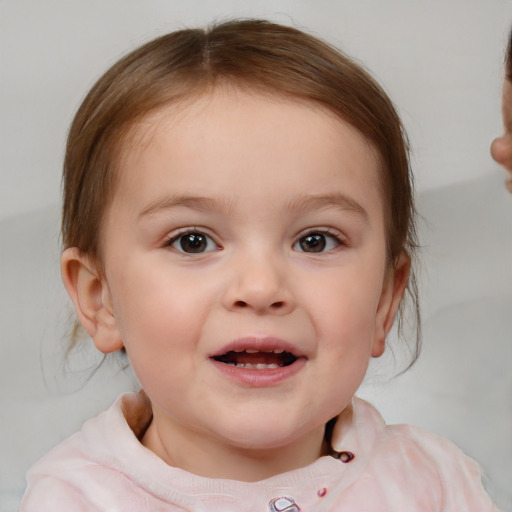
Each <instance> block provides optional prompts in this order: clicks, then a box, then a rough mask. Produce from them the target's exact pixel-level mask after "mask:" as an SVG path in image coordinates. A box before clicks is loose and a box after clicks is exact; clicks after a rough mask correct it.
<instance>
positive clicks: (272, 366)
mask: <svg viewBox="0 0 512 512" xmlns="http://www.w3.org/2000/svg"><path fill="white" fill-rule="evenodd" d="M267 368H269V369H274V368H279V365H278V364H275V363H270V364H269V365H267Z"/></svg>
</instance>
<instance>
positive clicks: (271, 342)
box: [209, 336, 304, 358]
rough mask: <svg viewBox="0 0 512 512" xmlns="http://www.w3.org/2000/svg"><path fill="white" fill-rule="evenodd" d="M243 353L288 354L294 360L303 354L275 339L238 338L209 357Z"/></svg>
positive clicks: (285, 342) (269, 337) (283, 341)
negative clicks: (293, 357)
mask: <svg viewBox="0 0 512 512" xmlns="http://www.w3.org/2000/svg"><path fill="white" fill-rule="evenodd" d="M244 351H255V352H276V353H280V352H289V353H290V354H293V355H294V356H295V357H296V358H299V357H303V356H304V354H303V353H302V352H301V351H300V350H299V349H298V348H297V347H296V346H295V345H293V344H292V343H289V342H288V341H285V340H282V339H280V338H275V337H271V336H268V337H258V336H249V337H244V338H238V339H236V340H233V341H231V342H230V343H228V344H227V345H224V346H223V347H221V348H220V349H219V350H216V351H215V352H214V353H212V354H211V355H210V356H209V357H218V356H221V355H223V354H226V353H227V352H244Z"/></svg>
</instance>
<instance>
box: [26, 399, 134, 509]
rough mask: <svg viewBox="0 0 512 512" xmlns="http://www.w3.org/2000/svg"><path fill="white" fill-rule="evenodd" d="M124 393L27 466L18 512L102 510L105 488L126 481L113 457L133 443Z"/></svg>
mask: <svg viewBox="0 0 512 512" xmlns="http://www.w3.org/2000/svg"><path fill="white" fill-rule="evenodd" d="M127 398H128V399H129V398H130V395H123V396H122V397H120V398H119V399H118V400H116V402H115V403H114V404H113V405H112V406H111V407H110V408H109V409H107V410H106V411H104V412H102V413H101V414H99V415H98V416H96V417H95V418H93V419H91V420H89V421H87V422H86V423H85V424H84V426H83V427H82V430H81V431H80V432H77V433H75V434H73V435H72V436H70V437H69V438H67V439H65V440H64V441H63V442H61V443H60V444H58V445H57V446H55V447H54V448H53V449H52V450H50V451H49V452H48V453H47V454H46V455H44V456H43V457H42V458H41V459H40V460H38V461H37V462H36V463H35V464H34V465H33V466H32V467H31V468H30V470H29V471H28V473H27V488H26V491H25V495H24V497H23V500H22V503H21V507H20V512H32V511H36V510H37V511H38V512H45V511H52V512H53V511H55V512H58V511H60V510H63V511H64V510H66V511H69V510H73V511H77V512H82V511H96V510H105V509H106V508H105V506H106V505H107V503H105V502H104V500H107V501H108V499H109V498H108V496H107V495H106V494H105V490H106V489H109V488H110V489H113V488H116V489H123V488H124V487H127V486H130V482H129V479H128V478H126V476H125V474H124V472H123V470H122V460H121V459H120V458H119V457H118V454H119V453H120V452H122V451H124V450H126V451H129V450H128V448H127V446H130V444H135V443H137V444H138V441H137V438H136V436H135V435H134V432H133V431H132V430H131V428H130V426H129V425H128V424H127V422H126V420H125V419H124V411H123V404H124V405H125V404H126V399H127ZM123 447H124V448H123ZM121 494H122V492H121ZM102 501H103V505H102ZM107 508H108V507H107Z"/></svg>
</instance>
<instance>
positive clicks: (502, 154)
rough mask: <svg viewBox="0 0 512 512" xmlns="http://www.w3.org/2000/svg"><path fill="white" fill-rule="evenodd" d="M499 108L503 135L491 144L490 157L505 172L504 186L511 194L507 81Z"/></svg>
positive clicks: (511, 102)
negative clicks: (500, 109)
mask: <svg viewBox="0 0 512 512" xmlns="http://www.w3.org/2000/svg"><path fill="white" fill-rule="evenodd" d="M501 108H502V117H503V126H504V133H503V135H501V137H498V138H496V139H495V140H494V141H493V142H492V144H491V155H492V157H493V159H494V160H495V161H496V162H497V163H498V164H500V165H501V166H502V167H503V169H505V171H507V173H508V175H507V179H506V180H505V185H506V187H507V189H508V191H509V192H510V193H512V84H511V83H510V81H509V80H505V82H504V84H503V95H502V103H501Z"/></svg>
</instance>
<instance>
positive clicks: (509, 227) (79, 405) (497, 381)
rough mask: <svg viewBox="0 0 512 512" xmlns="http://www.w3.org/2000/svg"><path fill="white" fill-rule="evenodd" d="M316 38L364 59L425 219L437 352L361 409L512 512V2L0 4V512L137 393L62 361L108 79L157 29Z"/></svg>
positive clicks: (80, 361) (426, 304) (381, 371)
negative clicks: (510, 117)
mask: <svg viewBox="0 0 512 512" xmlns="http://www.w3.org/2000/svg"><path fill="white" fill-rule="evenodd" d="M236 16H241V17H247V16H251V17H253V16H254V17H266V18H271V19H273V20H276V21H279V22H282V23H287V24H293V25H295V26H298V27H303V28H307V29H309V30H310V31H312V32H313V33H316V34H317V35H319V36H321V37H323V38H325V39H327V40H329V41H330V42H332V43H334V44H335V45H337V46H338V47H340V48H342V49H343V50H345V51H346V52H347V53H349V54H350V55H352V56H354V57H356V58H357V59H359V60H361V61H362V62H363V63H364V64H365V65H366V66H367V67H368V68H369V69H370V70H371V71H372V73H373V74H374V76H376V77H377V79H378V80H379V81H380V82H381V83H382V84H383V85H384V87H385V88H386V90H387V91H388V92H389V94H390V96H391V97H392V99H393V100H394V101H395V103H396V104H397V106H398V108H399V111H400V113H401V115H402V117H403V119H404V122H405V125H406V127H407V129H408V131H409V135H410V138H411V146H412V160H413V166H414V169H415V173H416V176H417V185H418V201H419V206H420V209H421V212H422V215H423V220H422V221H421V225H420V228H421V229H420V231H421V237H422V240H421V241H422V243H423V246H424V247H423V250H422V267H421V280H420V281H421V283H420V284H421V291H422V311H423V318H424V351H423V354H422V357H421V358H420V361H419V362H418V363H417V365H416V366H414V367H413V368H412V369H411V370H410V371H409V372H407V373H406V374H405V375H403V376H400V377H397V378H392V377H393V375H394V374H395V373H396V371H397V368H399V366H400V361H401V359H403V358H404V357H406V355H407V352H406V350H405V349H404V348H403V347H401V346H400V345H399V344H398V343H397V342H396V341H395V340H394V339H393V336H392V337H391V340H390V344H391V347H392V349H393V353H394V356H393V353H392V351H391V350H389V351H388V353H387V355H386V356H384V358H382V359H380V360H377V361H374V362H372V365H371V368H370V371H369V375H368V378H367V380H366V382H365V384H364V385H363V387H362V389H361V390H360V396H362V397H364V398H367V399H369V400H370V401H372V402H373V403H374V404H376V405H377V407H378V408H379V410H380V411H381V412H382V413H383V415H384V417H385V419H386V420H387V421H388V422H390V423H396V422H406V423H414V424H417V425H420V426H422V427H424V428H427V429H429V430H432V431H434V432H437V433H439V434H441V435H444V436H446V437H448V438H450V439H452V440H453V441H454V442H455V443H457V444H458V445H459V446H460V447H461V448H463V449H464V451H466V452H467V453H468V454H470V455H471V456H473V457H475V458H476V459H477V460H478V461H479V462H480V463H481V464H482V466H483V469H484V471H485V472H486V474H487V475H489V482H488V487H489V490H490V492H491V494H493V496H494V497H495V499H496V500H498V502H499V504H500V505H501V507H502V509H503V510H508V511H512V491H511V490H510V489H512V372H511V367H512V196H510V195H509V194H507V193H506V191H505V189H504V187H503V184H502V181H503V174H502V173H501V171H500V170H499V169H498V166H497V165H496V164H494V163H493V162H492V161H491V159H490V157H489V143H490V141H491V140H492V138H493V137H494V136H495V135H497V134H498V133H500V131H501V120H500V107H499V96H500V82H501V73H502V71H501V67H502V59H503V47H504V45H505V41H506V37H507V31H508V29H509V26H510V25H512V3H511V2H510V1H509V0H485V1H483V0H431V1H429V2H423V1H422V2H419V1H418V2H415V1H414V2H412V1H410V0H357V1H355V0H337V1H335V0H331V1H329V0H316V1H314V2H313V1H305V0H295V1H292V0H289V1H263V0H261V1H255V0H252V1H251V2H245V1H237V0H216V1H215V2H213V1H207V0H203V1H201V0H189V1H187V2H184V1H178V0H146V1H134V0H109V1H105V0H88V1H87V2H84V1H78V0H45V1H44V2H41V1H40V0H0V48H1V50H0V52H1V53H0V77H1V78H0V263H1V265H0V350H1V352H0V403H1V407H0V461H1V463H0V511H9V512H10V511H14V510H16V508H17V504H18V501H19V497H20V495H21V493H22V491H23V487H24V473H25V471H26V469H27V468H28V467H29V466H30V465H31V464H32V463H33V462H34V461H35V460H36V459H37V458H38V457H40V456H41V455H42V454H43V453H44V452H46V451H47V450H48V449H49V448H50V447H51V446H53V445H54V444H55V443H57V442H59V441H60V440H62V439H63V438H65V437H66V436H68V435H69V434H71V433H72V432H73V431H75V430H77V429H78V428H79V427H80V425H81V424H82V422H83V421H84V420H85V419H87V418H88V417H91V416H93V415H94V414H96V413H97V412H98V411H100V410H101V409H103V408H105V407H107V406H108V405H109V404H110V403H111V402H112V400H113V399H114V397H115V396H117V395H118V394H119V393H120V392H122V391H124V390H129V389H134V388H135V387H136V383H135V381H134V379H133V378H132V376H131V375H130V373H129V371H126V372H123V371H122V370H121V369H120V367H119V365H117V364H116V363H115V362H113V363H110V364H107V365H104V366H103V367H102V368H101V369H100V370H99V371H98V372H97V373H96V375H95V376H94V377H92V378H91V379H90V380H89V381H87V378H88V376H89V375H90V373H91V368H94V365H95V364H96V363H97V362H98V361H99V358H98V356H97V355H96V354H95V353H94V352H93V351H92V350H90V349H89V347H87V346H86V347H84V349H83V350H81V351H79V352H78V353H75V354H74V355H73V356H72V357H71V358H70V359H69V360H68V361H67V362H65V360H64V351H65V346H66V336H67V334H66V329H67V327H68V325H69V318H70V317H71V309H70V306H69V304H68V301H67V298H66V297H65V294H64V291H63V288H62V285H61V284H60V278H59V270H58V259H59V239H58V222H59V219H58V217H59V211H58V210H59V206H58V204H59V187H60V167H61V160H62V154H63V148H64V141H65V134H66V130H67V127H68V125H69V122H70V121H71V118H72V115H73V114H74V111H75V110H76V108H77V106H78V104H79V102H80V100H81V99H82V98H83V96H84V94H85V93H86V91H87V90H88V88H89V87H90V86H91V85H92V83H93V82H94V81H95V79H96V78H97V77H98V76H99V75H100V74H101V73H102V72H103V71H104V70H105V69H106V68H107V67H108V66H109V65H110V64H112V63H113V62H115V60H117V59H118V58H119V57H120V56H121V55H122V54H123V53H124V52H126V51H127V50H129V49H131V48H134V47H135V46H137V45H139V44H141V43H143V42H144V41H147V40H148V39H151V38H153V37H155V36H157V35H159V34H161V33H164V32H167V31H170V30H173V29H176V28H180V27H183V26H194V25H197V24H205V23H208V22H210V21H212V20H219V19H224V18H231V17H236Z"/></svg>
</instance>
